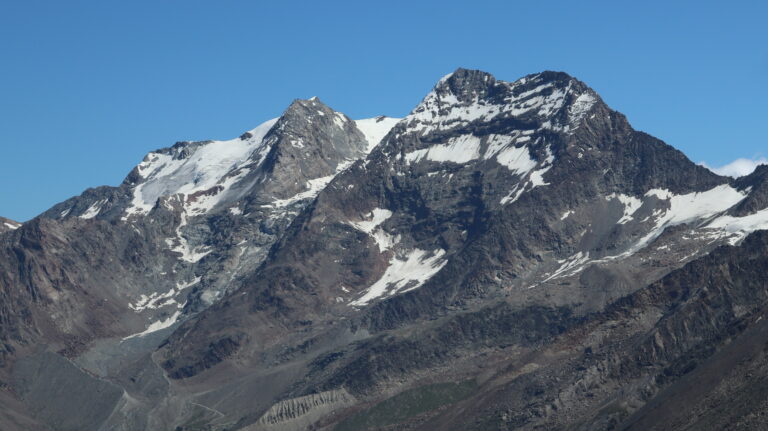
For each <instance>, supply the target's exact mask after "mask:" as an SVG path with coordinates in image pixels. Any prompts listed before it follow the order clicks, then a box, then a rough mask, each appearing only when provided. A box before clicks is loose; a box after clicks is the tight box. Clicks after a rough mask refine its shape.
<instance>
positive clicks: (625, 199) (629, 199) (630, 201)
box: [605, 193, 643, 224]
mask: <svg viewBox="0 0 768 431" xmlns="http://www.w3.org/2000/svg"><path fill="white" fill-rule="evenodd" d="M613 199H617V200H618V201H619V202H621V203H622V205H624V215H623V216H622V217H621V218H620V219H619V221H618V222H617V223H618V224H626V223H627V222H630V221H632V215H633V214H634V213H635V212H637V210H638V209H640V207H641V206H643V201H641V200H640V199H638V198H636V197H634V196H628V195H624V194H618V193H613V194H611V195H609V196H606V197H605V200H607V201H611V200H613Z"/></svg>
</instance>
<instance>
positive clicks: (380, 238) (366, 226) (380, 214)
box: [350, 208, 399, 253]
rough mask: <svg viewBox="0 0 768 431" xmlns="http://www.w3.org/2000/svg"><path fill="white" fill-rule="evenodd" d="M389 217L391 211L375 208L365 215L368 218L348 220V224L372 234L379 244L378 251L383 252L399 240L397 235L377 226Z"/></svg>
mask: <svg viewBox="0 0 768 431" xmlns="http://www.w3.org/2000/svg"><path fill="white" fill-rule="evenodd" d="M390 217H392V211H390V210H387V209H381V208H376V209H374V210H373V211H371V213H370V214H368V215H367V218H368V220H364V221H358V222H350V224H351V225H352V226H353V227H355V228H356V229H358V230H361V231H363V232H365V233H367V234H368V235H370V236H372V237H373V239H374V241H376V244H377V245H378V246H379V251H380V252H382V253H383V252H384V251H386V250H388V249H390V248H391V247H392V246H393V245H395V244H396V243H397V242H398V241H399V236H397V237H393V236H391V235H389V234H388V233H387V232H385V231H384V229H382V228H380V227H379V225H381V224H382V223H384V222H385V221H386V220H387V219H388V218H390Z"/></svg>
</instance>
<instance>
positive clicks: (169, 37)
mask: <svg viewBox="0 0 768 431" xmlns="http://www.w3.org/2000/svg"><path fill="white" fill-rule="evenodd" d="M767 5H768V3H767V2H764V1H753V2H739V1H732V2H728V4H727V6H726V5H725V3H723V2H706V1H695V2H693V1H690V2H689V1H678V2H668V1H667V2H655V1H646V2H616V1H610V2H609V1H605V2H597V1H583V2H575V1H562V2H560V1H549V2H530V1H526V2H517V1H481V0H476V1H474V2H471V4H470V2H451V1H418V2H414V1H387V2H361V1H355V2H353V1H349V2H347V1H330V0H329V1H324V2H309V1H306V2H269V3H267V2H257V1H248V2H246V1H227V0H221V1H215V2H214V1H207V2H203V1H193V0H183V1H174V0H163V1H138V0H132V1H130V2H127V1H117V0H102V1H96V0H94V1H87V2H86V1H66V2H65V1H59V0H56V1H38V0H25V1H11V0H0V59H1V60H0V143H1V144H0V145H2V148H1V150H2V151H1V152H0V215H2V216H6V217H10V218H14V219H17V220H22V221H23V220H26V219H29V218H31V217H33V216H34V215H36V214H38V213H40V212H41V211H43V210H45V209H47V208H48V207H50V206H51V205H53V204H54V203H56V202H59V201H61V200H64V199H66V198H68V197H70V196H73V195H76V194H79V193H80V192H81V191H82V190H84V189H85V188H88V187H93V186H98V185H103V184H108V185H117V184H119V183H120V182H121V181H122V179H123V177H124V176H125V175H126V174H127V173H128V172H129V170H130V169H131V168H132V167H133V165H135V164H136V163H138V162H139V161H141V159H142V158H143V156H144V154H145V153H147V152H148V151H151V150H153V149H156V148H160V147H165V146H169V145H172V144H173V143H174V142H176V141H180V140H200V139H225V138H232V137H235V136H238V135H239V134H240V133H242V132H243V131H245V130H248V129H251V128H253V127H255V126H256V125H258V124H259V123H261V122H262V121H264V120H267V119H269V118H272V117H275V116H278V115H279V114H280V112H281V111H282V110H283V109H285V107H287V105H288V104H289V103H290V102H291V100H292V99H294V98H308V97H311V96H318V97H320V98H321V99H322V100H323V101H325V102H326V103H327V104H329V105H330V106H331V107H332V108H334V109H336V110H339V111H342V112H344V113H346V114H347V115H349V116H350V117H352V118H365V117H371V116H375V115H380V114H384V115H390V116H402V115H405V114H407V113H408V111H409V110H410V109H411V108H413V106H414V105H415V104H416V103H418V101H419V100H420V99H421V98H422V97H423V96H424V95H425V94H426V93H427V92H428V91H429V89H430V88H431V87H432V85H433V84H434V83H435V82H436V81H437V80H438V79H439V78H440V77H441V76H443V75H445V74H446V73H449V72H451V71H453V70H454V69H456V68H457V67H459V66H461V67H466V68H477V69H482V70H485V71H488V72H490V73H492V74H494V75H495V76H496V77H497V78H499V79H503V80H515V79H517V78H519V77H521V76H523V75H526V74H529V73H534V72H538V71H541V70H545V69H549V70H563V71H566V72H568V73H570V74H571V75H574V76H576V77H577V78H579V79H581V80H582V81H585V82H586V83H587V84H589V85H590V86H591V87H593V88H594V89H595V90H597V91H598V92H599V93H600V94H601V95H602V96H603V99H605V101H606V102H608V104H609V105H611V106H612V107H613V108H614V109H617V110H619V111H621V112H623V113H625V114H626V115H627V116H628V118H629V120H630V122H631V123H632V124H633V126H634V127H635V128H637V129H639V130H643V131H646V132H648V133H651V134H653V135H655V136H657V137H659V138H661V139H663V140H665V141H666V142H667V143H669V144H671V145H673V146H675V147H677V148H679V149H681V150H682V151H683V152H685V153H686V154H687V155H688V156H689V157H690V158H691V159H692V160H694V161H696V162H707V163H708V164H710V165H712V166H719V165H723V164H726V163H728V162H729V161H731V160H733V159H736V158H738V157H746V158H757V157H761V156H766V155H768V154H766V153H768V146H767V145H766V144H768V142H766V137H765V133H764V130H763V129H764V125H765V124H766V121H767V119H768V102H766V100H768V43H766V42H768V26H766V24H765V19H766V17H768V6H767Z"/></svg>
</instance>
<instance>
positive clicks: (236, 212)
mask: <svg viewBox="0 0 768 431" xmlns="http://www.w3.org/2000/svg"><path fill="white" fill-rule="evenodd" d="M229 213H230V214H232V215H242V214H243V210H242V209H240V207H232V208H230V209H229Z"/></svg>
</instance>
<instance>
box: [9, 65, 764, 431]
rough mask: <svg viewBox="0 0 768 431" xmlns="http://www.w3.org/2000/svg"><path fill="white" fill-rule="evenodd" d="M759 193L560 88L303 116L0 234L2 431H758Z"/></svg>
mask: <svg viewBox="0 0 768 431" xmlns="http://www.w3.org/2000/svg"><path fill="white" fill-rule="evenodd" d="M767 175H768V170H767V169H766V168H765V167H761V168H758V169H757V170H756V171H755V172H754V173H753V174H751V175H749V176H748V177H744V178H740V179H738V180H734V179H731V178H726V177H720V176H718V175H715V174H714V173H712V172H710V171H708V170H707V169H705V168H703V167H701V166H698V165H695V164H694V163H692V162H690V161H689V160H688V159H687V158H686V157H685V156H684V155H683V154H682V153H680V152H679V151H677V150H675V149H674V148H671V147H669V146H668V145H666V144H664V143H663V142H662V141H659V140H658V139H656V138H653V137H651V136H649V135H647V134H644V133H641V132H637V131H635V130H633V129H632V127H631V126H630V124H629V123H628V122H627V120H626V118H625V117H624V116H623V115H621V114H620V113H618V112H615V111H613V110H611V109H610V108H609V107H608V106H607V105H606V104H605V103H604V102H603V101H602V99H601V98H600V97H599V95H597V94H596V93H595V92H594V91H593V90H592V89H590V88H589V87H587V86H586V85H585V84H584V83H582V82H580V81H578V80H576V79H574V78H572V77H570V76H569V75H567V74H564V73H559V72H543V73H539V74H535V75H529V76H526V77H524V78H522V79H520V80H518V81H515V82H504V81H499V80H496V79H495V78H494V77H493V76H491V75H489V74H487V73H484V72H480V71H472V70H464V69H459V70H457V71H456V72H454V73H452V74H450V75H448V76H446V77H445V78H443V79H442V80H440V81H439V82H438V83H437V85H436V86H435V87H434V88H433V90H432V91H431V92H429V94H428V95H427V96H426V97H425V98H424V99H423V100H422V102H421V103H420V104H419V105H418V106H417V107H416V108H415V109H414V110H413V111H412V112H411V113H410V114H409V115H408V116H407V117H405V118H404V119H402V120H398V119H390V118H386V117H378V118H375V119H368V120H358V121H353V120H350V119H349V118H347V117H346V116H344V115H343V114H341V113H338V112H335V111H333V110H332V109H330V108H328V107H327V106H325V105H324V104H322V102H320V101H319V100H318V99H316V98H313V99H310V100H297V101H295V102H294V103H292V104H291V105H290V106H289V108H288V109H287V110H286V111H285V112H284V114H283V115H282V116H281V117H280V118H279V119H275V120H271V121H268V122H266V123H264V124H262V125H261V126H259V127H257V128H256V129H254V130H252V131H249V132H246V133H245V134H243V135H242V136H241V137H239V138H236V139H233V140H230V141H204V142H183V143H177V144H176V145H174V146H173V147H171V148H166V149H161V150H158V151H155V152H152V153H150V154H149V155H148V156H147V157H146V158H145V159H144V161H143V162H142V163H141V164H139V165H138V166H137V167H136V168H135V169H134V170H133V171H132V172H131V173H130V174H129V175H128V177H127V178H126V180H125V181H124V182H123V184H121V185H120V186H119V187H101V188H96V189H90V190H87V191H86V192H84V193H83V194H82V195H81V196H78V197H75V198H72V199H70V200H68V201H66V202H63V203H61V204H58V205H56V206H54V207H53V208H52V209H51V210H49V211H47V212H46V213H44V214H43V215H41V216H40V217H38V218H36V219H34V220H32V221H30V222H27V223H25V224H24V225H22V226H21V227H19V228H18V229H14V230H12V231H11V230H9V231H6V232H5V233H2V234H0V254H2V259H0V265H2V272H0V277H1V278H0V282H1V283H2V284H0V287H1V288H2V292H0V293H2V294H3V295H4V297H3V299H4V301H3V302H2V303H0V316H2V318H3V320H2V321H3V326H2V327H1V328H0V337H2V341H3V346H4V347H3V356H2V358H3V360H4V368H3V369H4V370H5V371H4V373H5V374H3V375H2V376H0V377H2V378H3V379H5V381H7V382H8V383H7V387H8V388H9V390H10V391H11V392H9V394H11V396H9V397H7V398H8V400H9V401H7V402H6V404H7V405H9V406H10V407H9V409H8V411H9V412H14V414H15V415H16V416H14V417H15V419H11V418H10V416H11V415H10V413H9V414H8V415H7V416H9V418H7V419H2V418H0V420H5V423H7V424H8V426H7V427H8V428H9V429H13V427H15V428H18V429H22V428H23V427H22V426H21V425H18V424H20V423H23V421H27V422H28V423H33V422H35V421H37V423H38V424H39V425H40V427H41V428H44V427H46V426H49V427H56V426H59V427H64V428H67V427H69V428H67V429H83V428H84V427H85V428H93V429H125V430H130V429H174V428H175V429H190V430H191V429H201V430H202V429H215V430H224V429H254V430H256V429H259V430H261V429H265V430H266V429H274V430H288V429H339V430H345V429H425V430H428V429H457V430H458V429H462V430H463V429H585V430H586V429H589V430H594V429H606V430H607V429H625V428H630V429H632V428H633V427H634V429H697V427H701V426H703V424H719V425H717V426H719V427H721V428H725V427H727V426H728V424H732V423H740V424H744V426H747V427H752V428H754V429H758V428H759V427H760V425H761V424H763V422H764V421H763V419H764V418H762V417H761V416H760V415H757V414H755V412H756V411H759V410H760V407H761V406H763V405H764V404H765V403H766V400H767V399H768V398H766V396H765V394H766V393H768V392H766V391H764V390H763V388H762V386H760V385H761V384H760V383H759V382H760V381H761V380H760V379H762V378H764V377H765V376H766V373H765V372H764V367H765V365H764V363H765V361H764V360H763V352H762V349H761V348H757V347H755V346H757V345H758V344H759V345H762V344H760V343H763V344H764V342H763V341H762V338H761V337H763V335H764V334H763V332H765V330H764V328H763V326H764V325H765V323H764V322H762V319H761V314H762V313H763V310H762V307H763V305H762V304H763V303H764V302H765V298H763V296H764V295H765V292H764V290H765V289H764V285H765V283H766V280H767V279H766V276H765V274H766V273H768V272H766V269H767V268H766V263H765V262H764V260H765V259H764V257H765V256H767V255H768V254H766V238H768V236H766V234H765V233H763V232H761V231H762V230H765V229H768V199H766V196H768V185H767V184H768V182H767V181H768V178H766V176H767ZM758 231H759V232H758ZM105 244H108V246H104V245H105ZM766 333H767V334H768V332H766ZM725 369H732V371H729V372H725V371H723V370H725ZM29 370H45V372H46V373H47V375H55V374H56V371H57V370H60V372H61V374H62V375H65V376H67V379H70V380H72V381H71V383H70V384H68V386H71V387H73V388H77V387H82V388H103V390H102V389H98V390H96V389H94V392H99V391H101V392H104V393H109V394H110V395H109V396H102V397H99V396H97V395H94V396H93V397H88V396H85V398H82V397H79V396H77V397H76V396H75V395H73V396H71V397H70V396H67V394H66V393H64V392H61V391H58V392H57V391H56V390H55V387H56V386H55V382H48V381H40V380H39V379H34V378H32V377H30V376H33V375H34V372H31V371H29ZM755 376H759V378H758V379H755V378H754V377H755ZM113 392H114V393H113ZM51 394H54V395H51ZM65 399H68V400H70V401H71V400H78V401H77V402H78V403H79V404H82V405H84V406H86V407H87V408H84V409H83V410H82V411H83V412H90V413H89V414H88V415H87V416H88V419H87V420H86V419H82V418H81V416H77V415H72V416H68V417H66V418H63V417H62V415H64V416H66V414H65V412H66V411H67V404H66V402H65ZM0 401H2V399H0ZM11 403H15V404H11ZM712 403H718V405H721V404H722V405H725V406H727V407H728V408H725V407H724V408H723V409H722V410H717V411H713V410H711V409H710V408H709V407H708V406H711V405H712ZM737 406H747V407H739V408H736V407H737ZM19 418H21V419H19ZM64 424H66V425H64ZM686 427H687V428H686Z"/></svg>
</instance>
